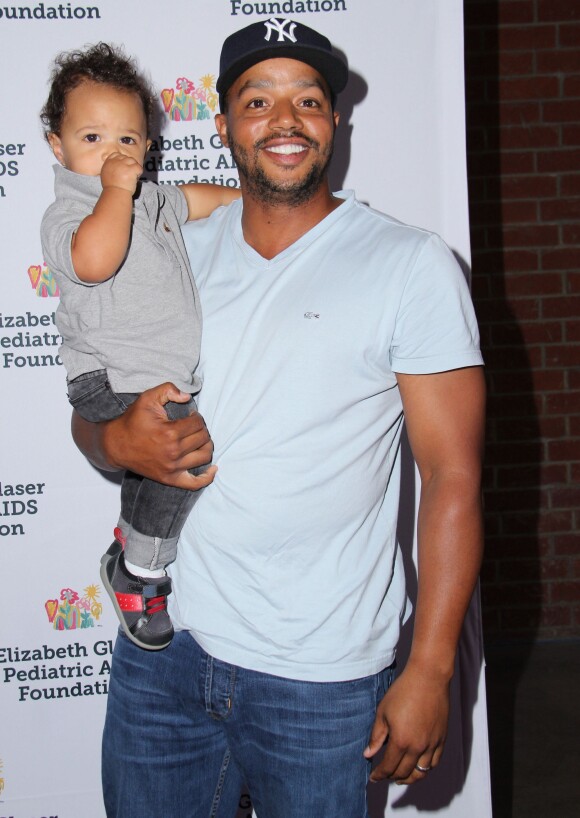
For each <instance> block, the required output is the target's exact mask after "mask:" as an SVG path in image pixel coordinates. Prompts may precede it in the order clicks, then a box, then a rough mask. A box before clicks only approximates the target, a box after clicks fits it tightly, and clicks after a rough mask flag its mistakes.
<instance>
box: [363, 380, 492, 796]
mask: <svg viewBox="0 0 580 818" xmlns="http://www.w3.org/2000/svg"><path fill="white" fill-rule="evenodd" d="M397 381H398V384H399V389H400V391H401V398H402V401H403V408H404V412H405V420H406V425H407V431H408V435H409V442H410V444H411V449H412V451H413V456H414V458H415V461H416V463H417V466H418V469H419V474H420V477H421V499H420V504H419V514H418V524H417V525H418V527H417V536H418V594H417V605H416V613H415V627H414V634H413V642H412V646H411V653H410V656H409V660H408V662H407V665H406V666H405V669H404V671H403V673H402V674H401V676H400V677H399V678H398V679H397V680H396V681H395V682H394V684H393V685H392V686H391V688H390V690H389V691H388V692H387V694H386V695H385V697H384V698H383V700H382V701H381V703H380V704H379V707H378V709H377V715H376V719H375V723H374V726H373V730H372V734H371V739H370V742H369V746H368V747H367V749H366V750H365V756H367V758H370V757H372V756H373V755H375V754H376V753H377V752H378V751H379V750H380V749H381V747H382V746H383V744H384V743H385V741H387V745H386V748H385V753H384V756H383V759H382V760H381V762H380V764H379V765H378V766H377V767H376V769H375V770H374V771H373V772H372V774H371V780H372V781H379V780H380V779H382V778H391V779H394V780H396V781H397V782H399V783H402V784H410V783H412V782H414V781H416V780H420V779H421V778H423V777H424V773H421V772H420V771H417V770H416V765H417V764H419V765H420V766H422V767H435V766H436V765H437V764H438V763H439V759H440V757H441V754H442V752H443V745H444V742H445V738H446V734H447V720H448V713H449V683H450V681H451V677H452V675H453V668H454V661H455V653H456V649H457V643H458V640H459V635H460V632H461V626H462V624H463V619H464V617H465V613H466V611H467V607H468V605H469V601H470V599H471V596H472V593H473V589H474V587H475V583H476V581H477V576H478V573H479V568H480V564H481V557H482V550H483V533H482V512H481V485H480V481H481V465H482V452H483V435H484V418H485V385H484V379H483V371H482V369H481V368H480V367H470V368H466V369H457V370H453V371H451V372H442V373H438V374H434V375H401V374H398V375H397Z"/></svg>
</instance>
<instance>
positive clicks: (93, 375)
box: [68, 369, 127, 423]
mask: <svg viewBox="0 0 580 818" xmlns="http://www.w3.org/2000/svg"><path fill="white" fill-rule="evenodd" d="M68 399H69V403H70V404H71V406H73V407H74V409H75V410H76V411H77V412H78V413H79V415H80V416H81V417H82V418H84V419H85V420H88V421H90V422H91V423H97V422H99V421H101V420H112V419H113V418H116V417H119V415H122V414H123V412H124V411H125V409H126V408H127V404H126V403H124V401H122V400H121V399H120V398H119V397H118V395H116V394H115V393H114V392H113V390H112V389H111V384H110V383H109V378H108V377H107V370H106V369H96V370H95V371H94V372H86V373H85V374H84V375H80V376H79V377H78V378H75V379H74V380H72V381H69V383H68Z"/></svg>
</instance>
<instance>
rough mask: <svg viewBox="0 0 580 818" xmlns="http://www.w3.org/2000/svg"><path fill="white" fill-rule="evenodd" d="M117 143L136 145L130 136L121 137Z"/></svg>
mask: <svg viewBox="0 0 580 818" xmlns="http://www.w3.org/2000/svg"><path fill="white" fill-rule="evenodd" d="M119 141H120V142H121V145H136V144H137V143H136V142H135V140H134V139H133V137H132V136H122V137H121V139H120V140H119Z"/></svg>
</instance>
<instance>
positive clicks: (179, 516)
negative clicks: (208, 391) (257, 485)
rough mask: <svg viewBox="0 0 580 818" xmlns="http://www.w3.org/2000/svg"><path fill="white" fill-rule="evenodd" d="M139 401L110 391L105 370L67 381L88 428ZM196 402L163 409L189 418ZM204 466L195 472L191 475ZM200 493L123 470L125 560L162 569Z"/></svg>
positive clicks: (121, 522) (172, 416) (71, 398)
mask: <svg viewBox="0 0 580 818" xmlns="http://www.w3.org/2000/svg"><path fill="white" fill-rule="evenodd" d="M138 397H139V395H138V394H135V393H132V392H131V393H128V392H123V393H120V392H113V390H112V389H111V385H110V383H109V379H108V377H107V371H106V369H96V370H95V371H94V372H86V373H85V374H84V375H80V376H79V377H78V378H75V379H74V380H72V381H69V382H68V398H69V401H70V403H71V404H72V406H74V408H75V409H76V411H77V412H78V413H79V415H80V416H81V417H83V418H84V419H85V420H88V421H90V422H92V423H96V422H99V421H103V420H113V418H116V417H119V415H122V414H123V412H124V411H125V410H126V409H127V407H128V406H130V405H131V404H132V403H133V402H134V401H136V400H137V398H138ZM196 408H197V407H196V404H195V400H194V399H193V398H191V400H190V401H189V402H188V403H174V402H172V401H170V402H169V403H166V404H165V411H166V413H167V416H168V417H169V419H170V420H177V418H182V417H187V416H188V415H190V414H191V412H193V411H194V410H195V409H196ZM206 468H207V466H202V467H201V468H199V469H194V471H193V473H194V474H199V473H200V472H202V471H205V469H206ZM198 496H199V492H198V491H188V490H187V489H180V488H175V487H173V486H165V485H163V484H162V483H157V482H155V480H148V479H147V478H145V477H141V475H140V474H135V473H134V472H130V471H127V472H125V474H124V475H123V484H122V486H121V516H120V519H119V523H118V526H119V528H120V529H121V531H122V533H123V536H124V537H125V538H126V542H125V549H124V551H125V558H126V559H128V560H129V562H132V563H134V564H135V565H139V566H140V567H141V568H149V569H155V568H164V567H165V566H166V565H169V563H171V562H173V560H174V559H175V557H176V555H177V541H178V539H179V535H180V534H181V529H182V528H183V524H184V523H185V521H186V519H187V517H188V516H189V512H190V511H191V509H192V508H193V505H194V503H195V501H196V500H197V497H198Z"/></svg>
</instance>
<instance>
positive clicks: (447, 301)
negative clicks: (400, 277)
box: [391, 235, 483, 375]
mask: <svg viewBox="0 0 580 818" xmlns="http://www.w3.org/2000/svg"><path fill="white" fill-rule="evenodd" d="M482 363H483V359H482V356H481V353H480V351H479V331H478V328H477V320H476V317H475V311H474V309H473V303H472V301H471V294H470V292H469V288H468V286H467V282H466V280H465V276H464V275H463V272H462V270H461V268H460V267H459V264H458V263H457V261H456V260H455V258H454V256H453V254H452V253H451V251H450V250H449V248H448V247H447V245H446V244H445V243H444V242H443V241H442V240H441V239H440V238H439V236H436V235H432V236H430V237H429V239H428V240H427V241H426V242H425V245H424V247H423V248H422V250H421V252H420V254H419V256H418V258H417V260H416V261H415V264H414V267H413V270H412V272H411V274H410V276H409V278H408V280H407V282H406V285H405V287H404V290H403V294H402V297H401V302H400V304H399V309H398V311H397V318H396V323H395V331H394V334H393V340H392V344H391V368H392V369H393V371H394V372H400V373H402V374H409V375H423V374H430V373H435V372H446V371H448V370H451V369H460V368H462V367H466V366H477V365H480V364H482Z"/></svg>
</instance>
